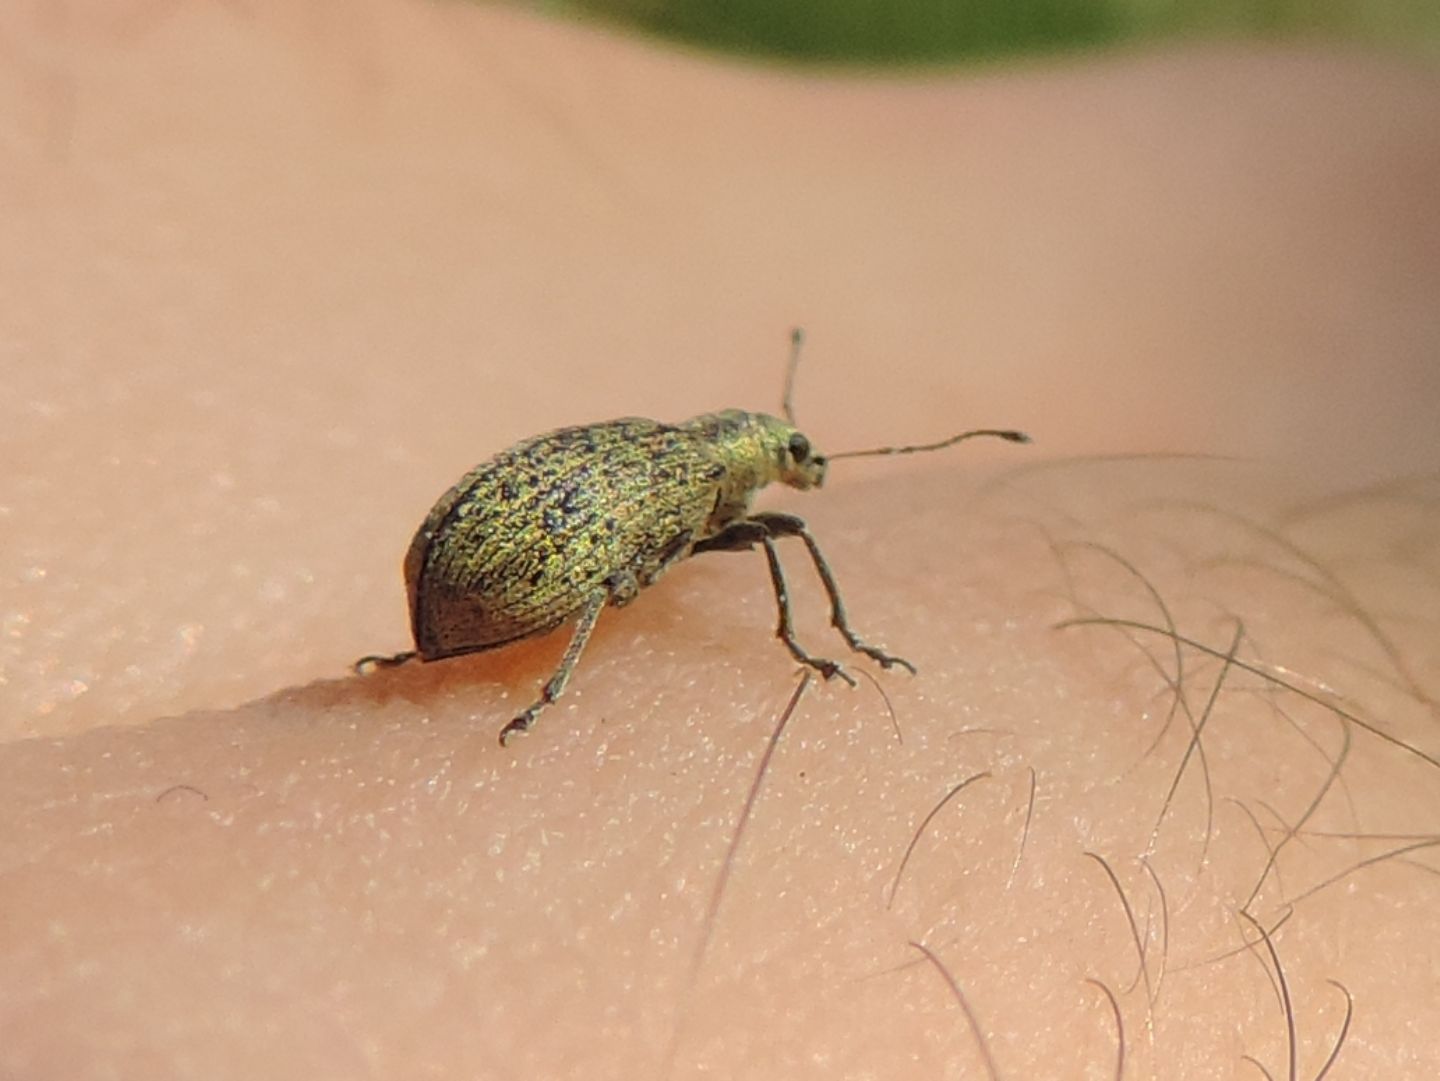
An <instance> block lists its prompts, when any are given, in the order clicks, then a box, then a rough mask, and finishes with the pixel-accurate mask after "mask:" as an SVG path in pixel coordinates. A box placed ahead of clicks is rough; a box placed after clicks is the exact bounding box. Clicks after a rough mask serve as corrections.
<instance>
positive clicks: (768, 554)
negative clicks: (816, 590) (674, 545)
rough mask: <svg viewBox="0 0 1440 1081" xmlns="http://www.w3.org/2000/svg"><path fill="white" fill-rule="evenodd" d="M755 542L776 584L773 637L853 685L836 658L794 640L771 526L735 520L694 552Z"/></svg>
mask: <svg viewBox="0 0 1440 1081" xmlns="http://www.w3.org/2000/svg"><path fill="white" fill-rule="evenodd" d="M757 544H758V545H760V546H761V547H762V548H764V549H765V559H766V561H767V562H768V563H769V565H770V583H771V584H772V585H773V586H774V587H775V605H776V607H777V608H778V609H779V612H780V622H779V625H778V626H777V627H776V628H775V636H776V637H777V638H779V639H780V641H782V642H783V643H785V648H786V649H788V650H789V651H790V656H792V657H794V658H795V659H796V660H797V661H799V662H800V663H801V664H803V665H805V666H807V667H809V668H813V669H815V670H816V671H817V672H819V673H820V674H821V675H822V676H824V677H825V678H826V679H832V678H834V677H835V676H839V677H840V678H841V679H843V680H844V681H845V682H846V683H848V684H850V686H852V687H853V686H855V677H853V676H852V675H850V673H849V672H847V671H845V669H844V668H843V667H841V665H840V663H839V662H838V661H832V660H827V659H826V658H824V657H814V656H811V655H810V654H809V653H807V652H806V651H805V647H804V646H802V645H801V644H800V643H799V642H798V641H797V640H796V638H795V627H794V624H793V622H792V620H791V618H790V589H789V587H788V586H787V585H786V584H785V570H784V568H783V567H782V566H781V565H780V554H779V553H778V552H777V551H776V550H775V541H774V540H773V539H772V538H771V534H770V528H769V526H768V525H767V524H766V523H765V522H762V521H758V520H757V519H753V518H747V519H744V520H742V521H739V522H735V523H733V524H731V525H729V526H726V527H725V528H724V529H722V530H721V531H720V532H719V533H717V534H715V536H713V537H707V538H706V539H705V540H702V541H700V542H699V543H697V544H696V545H695V547H694V549H693V552H694V553H695V554H699V553H700V552H744V551H749V550H750V549H751V548H754V547H755V545H757Z"/></svg>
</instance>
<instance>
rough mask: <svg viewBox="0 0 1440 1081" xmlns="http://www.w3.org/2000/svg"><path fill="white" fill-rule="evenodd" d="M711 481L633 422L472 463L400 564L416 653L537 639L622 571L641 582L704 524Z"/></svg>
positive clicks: (647, 426)
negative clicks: (402, 569) (534, 637)
mask: <svg viewBox="0 0 1440 1081" xmlns="http://www.w3.org/2000/svg"><path fill="white" fill-rule="evenodd" d="M712 472H713V468H712V463H711V462H710V461H709V458H708V456H707V455H706V453H705V449H704V448H703V447H701V446H698V445H697V444H696V441H695V440H694V439H693V438H691V437H689V436H688V435H687V433H685V432H682V431H679V430H677V429H676V428H673V427H671V426H669V425H663V424H657V423H656V422H655V421H651V420H643V419H639V418H626V419H624V420H616V421H610V422H608V423H604V424H592V425H587V426H585V427H580V428H563V429H561V430H559V431H555V432H551V433H549V434H547V435H542V436H539V437H537V438H535V439H530V440H527V441H525V442H523V443H519V444H517V445H516V446H514V447H512V448H510V449H509V450H507V451H504V452H503V453H501V454H499V455H497V456H496V457H495V458H492V459H491V460H490V461H488V462H486V463H484V464H482V465H480V466H477V467H476V468H475V469H473V470H471V471H470V473H468V474H466V476H465V477H464V478H462V479H461V480H460V482H459V483H458V484H456V485H455V486H454V487H453V488H451V489H450V491H448V492H447V493H446V494H445V495H444V496H442V497H441V498H440V500H439V501H438V502H437V503H436V504H435V506H434V508H433V509H432V510H431V511H430V514H429V515H428V516H427V518H426V519H425V522H424V524H423V525H422V526H421V527H420V530H419V532H418V533H416V535H415V539H414V541H413V542H412V543H411V546H410V552H409V554H408V555H407V556H406V559H405V579H406V583H407V586H408V587H409V592H410V619H411V629H412V631H413V632H414V636H415V647H416V649H417V650H418V651H419V653H420V655H421V656H422V657H424V658H425V659H426V660H436V659H439V658H441V657H448V656H453V655H455V654H458V653H470V652H475V651H478V650H483V649H491V648H494V647H495V646H499V645H503V644H504V643H506V642H512V641H514V640H516V639H518V638H525V637H528V636H531V635H535V634H540V633H543V632H544V631H547V630H550V629H551V628H553V627H556V626H558V625H559V624H561V623H563V622H565V621H566V620H567V619H569V618H570V617H571V616H573V615H574V614H575V613H576V612H578V611H579V609H580V608H581V607H582V606H583V605H584V604H585V602H586V601H587V600H588V599H589V598H590V597H592V596H593V595H594V594H595V592H596V591H597V590H600V589H606V588H607V584H608V583H609V582H610V581H611V580H612V579H613V578H614V576H615V573H616V570H617V568H624V569H626V570H628V571H633V572H634V573H635V575H636V578H637V579H638V580H639V582H640V583H641V584H642V585H648V584H649V582H650V581H652V580H653V579H654V577H656V576H658V574H659V573H660V571H661V570H663V567H664V565H665V563H666V562H667V561H670V560H673V559H675V558H677V557H678V556H679V555H682V554H683V551H684V549H685V546H686V542H687V539H688V538H687V534H688V533H690V532H693V530H694V526H695V522H696V520H697V516H698V519H699V520H702V521H703V519H704V517H705V512H706V511H707V510H708V508H709V504H710V503H712V502H713V500H714V498H715V486H714V482H713V480H711V479H709V478H710V475H711V473H712ZM697 481H698V483H697ZM677 542H678V543H679V546H680V549H681V550H680V551H679V552H677V550H676V549H677Z"/></svg>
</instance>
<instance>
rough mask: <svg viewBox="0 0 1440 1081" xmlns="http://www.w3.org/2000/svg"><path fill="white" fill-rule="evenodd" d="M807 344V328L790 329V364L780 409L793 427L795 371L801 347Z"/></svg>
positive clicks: (798, 364) (786, 370)
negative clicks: (792, 401) (792, 396)
mask: <svg viewBox="0 0 1440 1081" xmlns="http://www.w3.org/2000/svg"><path fill="white" fill-rule="evenodd" d="M804 344H805V328H804V327H795V328H794V329H793V330H791V331H790V364H789V366H788V367H787V368H786V369H785V393H784V395H782V396H781V398H780V411H781V412H782V413H784V414H785V419H786V421H788V422H789V423H790V425H791V426H792V427H793V426H794V424H795V408H794V406H793V405H792V403H791V395H792V394H793V392H794V390H795V372H796V370H797V369H799V367H800V347H801V346H803V345H804Z"/></svg>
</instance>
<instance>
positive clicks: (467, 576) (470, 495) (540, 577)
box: [355, 329, 1030, 745]
mask: <svg viewBox="0 0 1440 1081" xmlns="http://www.w3.org/2000/svg"><path fill="white" fill-rule="evenodd" d="M802 342H803V335H802V333H801V331H799V330H798V329H797V330H795V331H794V332H792V334H791V348H790V363H789V366H788V369H787V372H786V379H785V393H784V395H783V397H782V400H781V413H782V414H783V419H782V418H781V417H774V416H771V415H769V414H768V413H747V412H745V411H744V410H740V409H726V410H722V411H721V412H718V413H704V414H702V415H700V416H698V417H693V418H691V419H690V420H687V421H684V422H683V423H680V424H661V423H658V422H656V421H653V420H645V419H643V418H640V417H624V418H622V419H620V420H611V421H605V422H603V423H600V424H586V425H582V426H579V427H573V428H561V429H559V430H558V431H554V432H550V433H548V434H546V435H540V436H536V437H535V438H533V439H527V440H525V441H523V442H521V443H517V444H515V446H513V447H511V448H510V449H509V450H506V451H502V452H501V453H500V454H497V455H496V456H495V457H494V458H491V459H490V460H489V461H488V462H484V463H482V464H481V465H478V466H476V467H475V468H474V469H472V470H471V471H470V472H469V473H467V474H465V476H463V477H462V478H460V481H459V482H458V483H457V484H456V485H455V486H454V487H452V488H451V489H450V490H449V491H448V492H446V493H445V494H444V495H443V496H441V497H440V499H439V501H438V502H436V504H435V506H434V507H433V508H431V510H430V513H429V515H427V516H426V518H425V521H424V522H423V523H422V524H421V526H420V529H419V530H418V531H417V532H416V534H415V539H414V540H413V541H412V542H411V544H410V550H409V552H408V553H407V554H406V556H405V585H406V588H407V591H408V593H409V600H410V628H411V632H412V634H413V636H414V640H415V648H414V649H413V650H409V651H407V652H404V653H397V654H394V655H393V656H368V657H362V658H361V659H360V660H358V661H356V662H355V669H356V671H357V672H364V671H366V670H367V669H369V668H372V667H387V668H388V667H393V666H395V665H399V664H404V663H405V662H407V661H411V660H415V659H417V658H418V659H419V660H422V661H438V660H443V659H445V658H447V657H457V656H460V655H462V654H466V653H477V652H480V651H481V650H487V649H497V648H499V647H500V646H504V645H507V644H509V643H511V642H517V641H519V640H520V639H522V638H531V637H534V636H536V635H540V634H544V633H546V632H547V631H550V630H553V629H555V628H556V627H559V626H560V625H562V624H564V623H567V622H569V621H571V620H573V621H574V623H575V629H574V630H573V631H572V632H571V637H570V644H569V646H568V647H567V648H566V650H565V654H564V656H563V657H562V658H561V660H560V664H559V666H558V667H557V668H556V669H555V671H554V673H553V674H552V675H551V676H550V678H549V680H547V681H546V682H545V684H544V686H543V687H542V688H541V691H540V697H539V698H538V699H536V700H535V702H534V703H532V704H531V705H530V706H529V707H528V708H527V709H525V710H524V712H522V713H520V714H519V715H518V716H516V717H515V718H514V719H513V720H511V721H510V722H509V723H508V724H506V725H505V726H504V727H503V728H502V729H501V730H500V743H501V745H504V744H505V743H506V742H507V740H508V739H509V738H510V737H511V736H512V735H514V734H515V733H517V732H525V731H527V730H529V728H530V726H531V725H533V724H534V723H535V718H536V717H538V716H539V715H540V713H541V711H542V710H544V709H545V707H546V706H548V705H550V704H551V703H552V702H554V701H555V700H556V699H557V698H559V697H560V695H561V694H562V693H563V692H564V690H565V685H566V683H567V682H569V679H570V674H571V673H572V672H573V671H574V670H575V666H576V664H577V663H579V660H580V655H581V653H583V652H584V650H585V643H586V642H588V641H589V639H590V633H591V632H592V631H593V630H594V629H595V624H596V622H597V621H598V620H599V618H600V613H601V611H602V610H603V609H604V608H605V606H606V605H614V606H615V607H617V608H623V607H624V606H625V605H627V604H629V603H630V602H631V601H633V600H634V599H635V597H636V596H637V595H638V594H639V593H640V591H641V590H643V589H645V588H647V587H649V586H651V585H653V584H654V583H655V582H656V581H657V580H658V579H659V578H660V576H661V575H663V574H664V573H665V572H666V571H667V570H669V569H670V568H671V567H673V566H674V565H675V564H676V563H679V562H681V561H682V560H685V559H688V558H689V557H691V556H694V555H699V554H701V553H703V552H735V551H749V550H753V549H754V548H756V547H759V548H760V549H762V550H763V551H764V553H765V559H766V561H767V563H768V564H769V568H770V582H771V585H772V586H773V587H774V590H775V603H776V607H777V609H778V611H779V624H778V625H777V627H776V630H775V633H776V636H777V637H778V638H779V639H780V641H781V642H783V643H784V645H785V648H786V649H788V650H789V651H790V655H791V656H792V657H794V658H795V660H797V661H798V662H799V663H800V664H802V665H805V666H807V667H809V668H813V669H815V670H816V671H818V672H819V673H820V674H821V675H823V676H824V677H825V678H826V679H833V678H836V677H839V678H840V679H843V680H845V681H846V682H848V683H850V684H852V685H853V684H854V682H855V681H854V679H853V678H852V677H851V676H850V674H849V673H848V672H846V671H845V669H844V668H843V667H842V666H841V665H840V664H839V663H838V662H836V661H833V660H828V659H826V658H823V657H816V656H812V655H811V654H810V653H809V652H807V651H806V649H805V648H804V647H803V646H802V645H801V644H800V643H799V641H798V640H797V639H796V637H795V631H794V627H793V625H792V622H791V614H790V594H789V590H788V588H787V586H786V582H785V572H784V570H783V568H782V567H781V565H780V557H779V554H778V552H777V550H776V545H775V542H776V541H777V540H779V539H781V538H784V537H798V538H799V539H800V540H801V542H803V543H804V545H805V548H806V550H807V551H808V552H809V553H810V560H811V562H813V563H814V564H815V570H816V572H817V573H818V574H819V576H820V582H821V584H822V585H823V586H824V587H825V593H826V595H827V596H828V597H829V600H830V622H831V624H832V625H833V626H834V627H835V629H836V630H837V631H839V633H840V636H841V637H842V638H843V639H844V640H845V642H846V644H847V645H849V647H850V648H851V649H852V650H854V651H855V652H857V653H862V654H864V655H865V656H867V657H869V658H871V659H872V660H874V661H875V662H877V663H878V664H880V665H881V666H882V667H884V668H892V667H895V666H899V667H901V668H904V669H906V670H908V671H910V672H912V673H913V672H914V671H915V666H914V665H912V664H911V663H910V662H909V661H907V660H905V659H904V658H903V657H897V656H895V655H893V654H890V653H887V652H885V651H884V650H883V649H880V648H878V647H876V646H872V645H870V644H869V643H868V642H866V641H865V640H864V639H862V638H861V637H860V636H859V635H858V634H856V633H855V631H854V630H853V629H852V628H851V626H850V618H849V616H848V615H847V613H846V611H845V605H844V602H843V601H841V599H840V589H839V586H838V585H836V582H835V575H834V574H833V573H832V572H831V570H830V564H829V562H828V561H827V560H826V559H825V556H824V554H823V553H822V552H821V551H820V546H819V544H818V543H817V542H816V540H815V537H814V535H813V534H811V532H810V530H809V529H807V528H806V526H805V522H804V521H803V520H802V519H800V518H797V517H796V516H795V515H793V514H779V513H774V512H769V511H758V512H757V511H752V510H751V506H750V505H751V502H752V501H753V500H754V498H755V495H756V494H757V493H758V492H759V491H760V490H761V489H762V488H764V487H766V486H767V485H769V484H772V483H774V482H776V481H779V482H780V483H782V484H786V485H789V486H790V487H791V488H797V489H799V490H801V491H805V490H808V489H810V488H819V487H820V486H821V485H822V484H823V483H824V482H825V473H826V469H827V467H828V465H829V463H830V462H832V461H835V460H837V459H840V458H860V457H866V456H872V455H888V454H917V453H921V452H927V451H933V450H942V449H944V448H945V447H950V446H954V445H955V444H956V443H959V442H961V441H963V440H966V439H973V438H975V437H977V436H994V437H996V438H999V439H1006V440H1009V441H1010V442H1012V443H1028V442H1029V441H1030V437H1029V436H1027V435H1026V434H1025V433H1023V432H1017V431H1011V430H997V429H991V428H984V429H977V430H974V431H968V432H961V433H960V434H959V435H955V436H951V437H950V438H949V439H943V440H941V441H940V442H938V443H926V444H920V445H916V446H904V447H879V448H876V449H874V450H860V451H846V452H844V453H842V454H833V455H830V456H829V457H828V458H827V457H826V456H824V455H821V454H819V453H817V452H816V450H815V448H814V447H813V446H812V445H811V443H810V440H809V439H808V438H806V437H805V435H804V434H802V433H801V432H800V431H799V430H798V429H797V428H796V426H795V414H794V410H793V409H792V407H791V392H792V390H793V388H794V384H795V372H796V370H797V368H798V366H799V361H800V349H801V344H802Z"/></svg>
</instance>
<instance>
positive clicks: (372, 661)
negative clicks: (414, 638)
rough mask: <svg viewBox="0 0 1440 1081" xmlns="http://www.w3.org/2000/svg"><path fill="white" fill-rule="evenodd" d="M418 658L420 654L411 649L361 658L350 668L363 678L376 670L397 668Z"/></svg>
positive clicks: (373, 654) (372, 654)
mask: <svg viewBox="0 0 1440 1081" xmlns="http://www.w3.org/2000/svg"><path fill="white" fill-rule="evenodd" d="M418 656H420V654H419V653H417V652H416V651H415V650H413V649H411V650H407V651H406V652H404V653H391V654H384V653H371V654H368V655H366V656H364V657H361V658H360V659H359V660H358V661H356V662H355V664H354V665H353V666H352V667H353V668H354V669H355V673H356V675H361V676H363V675H365V673H367V672H373V671H375V669H377V668H399V667H400V666H401V665H402V664H405V663H406V662H407V661H413V660H414V659H415V658H416V657H418Z"/></svg>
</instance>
